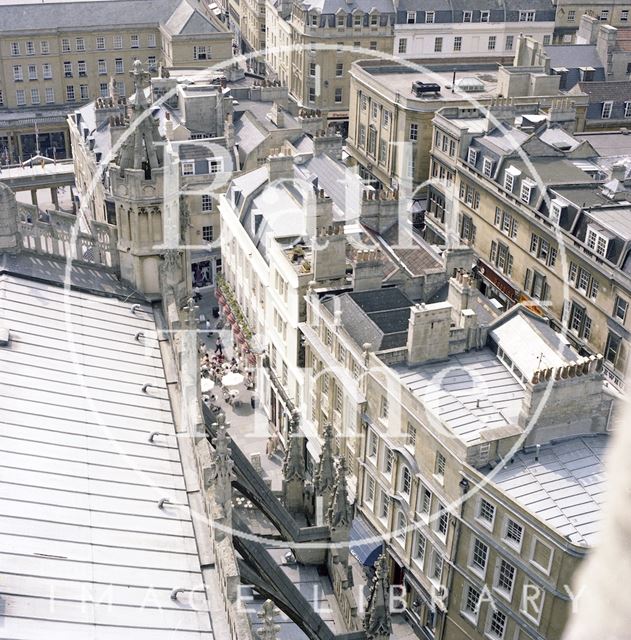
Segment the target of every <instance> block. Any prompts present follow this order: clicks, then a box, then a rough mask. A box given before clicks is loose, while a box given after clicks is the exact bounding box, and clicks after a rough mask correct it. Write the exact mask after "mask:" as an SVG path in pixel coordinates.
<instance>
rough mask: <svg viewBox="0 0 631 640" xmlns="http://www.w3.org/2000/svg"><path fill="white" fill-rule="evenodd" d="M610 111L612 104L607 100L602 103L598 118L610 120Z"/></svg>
mask: <svg viewBox="0 0 631 640" xmlns="http://www.w3.org/2000/svg"><path fill="white" fill-rule="evenodd" d="M612 109H613V102H612V101H611V100H607V101H606V102H603V108H602V111H601V112H600V117H601V118H602V119H603V120H608V119H609V118H611V110H612Z"/></svg>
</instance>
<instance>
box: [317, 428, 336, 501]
mask: <svg viewBox="0 0 631 640" xmlns="http://www.w3.org/2000/svg"><path fill="white" fill-rule="evenodd" d="M323 435H324V442H323V443H322V453H321V455H320V460H319V462H318V468H317V471H316V474H315V483H314V484H315V490H316V494H317V495H322V494H323V493H324V492H327V491H331V490H332V489H333V485H334V484H335V465H334V461H333V429H332V428H331V425H330V424H328V425H326V427H324V434H323ZM327 506H328V505H327Z"/></svg>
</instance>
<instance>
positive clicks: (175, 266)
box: [160, 249, 182, 283]
mask: <svg viewBox="0 0 631 640" xmlns="http://www.w3.org/2000/svg"><path fill="white" fill-rule="evenodd" d="M181 254H182V251H181V250H180V249H167V250H166V251H165V252H164V255H163V260H162V264H161V265H160V269H161V271H162V276H163V277H164V278H165V279H166V280H167V282H169V283H173V282H177V281H179V277H180V271H179V269H180V266H181Z"/></svg>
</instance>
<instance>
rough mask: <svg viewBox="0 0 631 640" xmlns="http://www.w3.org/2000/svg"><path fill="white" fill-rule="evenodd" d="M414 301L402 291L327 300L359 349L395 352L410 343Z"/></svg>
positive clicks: (353, 294) (375, 291) (358, 293)
mask: <svg viewBox="0 0 631 640" xmlns="http://www.w3.org/2000/svg"><path fill="white" fill-rule="evenodd" d="M412 304H413V303H412V301H411V300H410V299H409V298H408V297H407V296H406V295H405V294H404V293H403V292H402V291H401V290H400V289H398V288H396V287H391V288H387V289H373V290H370V291H353V292H348V293H344V294H342V295H340V296H335V297H332V298H329V299H327V300H326V301H325V302H324V305H325V306H326V307H327V309H329V311H330V312H331V313H334V312H335V311H338V310H339V311H340V313H341V317H340V321H341V323H342V326H343V327H344V329H345V330H346V331H347V332H348V334H349V335H350V336H351V338H353V340H354V341H355V342H356V343H357V344H358V345H359V346H361V345H363V344H364V343H366V342H369V343H370V344H371V345H372V347H373V349H375V350H377V351H380V350H383V349H393V348H396V347H402V346H404V345H405V344H406V342H407V330H408V323H409V319H410V307H411V306H412Z"/></svg>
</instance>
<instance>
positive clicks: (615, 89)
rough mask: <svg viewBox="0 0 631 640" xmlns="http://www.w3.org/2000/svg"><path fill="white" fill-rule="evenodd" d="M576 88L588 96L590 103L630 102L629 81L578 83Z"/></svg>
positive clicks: (630, 82) (630, 88) (630, 84)
mask: <svg viewBox="0 0 631 640" xmlns="http://www.w3.org/2000/svg"><path fill="white" fill-rule="evenodd" d="M577 87H578V89H579V90H580V91H582V92H583V93H586V94H587V95H588V96H589V101H590V103H598V102H606V101H608V100H611V101H613V102H626V101H628V100H631V81H630V80H619V81H617V82H609V81H608V82H579V83H578V84H577Z"/></svg>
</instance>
